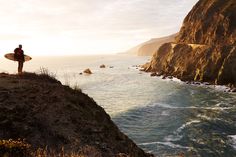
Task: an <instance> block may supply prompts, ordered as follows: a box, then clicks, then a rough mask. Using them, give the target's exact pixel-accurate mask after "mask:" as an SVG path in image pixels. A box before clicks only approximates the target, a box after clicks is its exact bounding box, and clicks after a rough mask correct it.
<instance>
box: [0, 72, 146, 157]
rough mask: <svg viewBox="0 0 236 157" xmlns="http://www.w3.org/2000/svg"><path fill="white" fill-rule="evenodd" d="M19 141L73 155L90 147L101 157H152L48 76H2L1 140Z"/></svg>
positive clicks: (77, 93)
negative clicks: (125, 156)
mask: <svg viewBox="0 0 236 157" xmlns="http://www.w3.org/2000/svg"><path fill="white" fill-rule="evenodd" d="M18 138H21V139H26V141H27V142H28V143H30V144H31V145H32V146H33V147H34V148H39V147H41V148H44V147H45V146H48V149H53V150H58V149H60V148H62V147H64V148H65V150H66V151H68V152H79V151H80V150H82V149H83V147H87V146H90V147H92V148H93V149H94V150H96V154H98V155H97V156H98V157H114V156H116V155H117V154H119V153H124V154H126V155H129V156H130V157H148V156H150V155H148V154H146V153H145V152H144V151H143V150H141V149H140V148H138V147H137V146H136V144H135V143H134V142H132V140H130V139H129V138H128V137H127V136H126V135H124V134H123V133H122V132H120V131H119V129H118V128H117V126H116V125H115V124H114V123H113V122H112V120H111V119H110V117H109V115H107V114H106V112H105V111H104V110H103V109H102V108H101V107H100V106H98V105H97V104H96V103H95V102H94V100H93V99H91V98H89V97H88V96H87V95H85V94H83V93H82V92H81V91H78V90H73V89H71V88H69V87H67V86H63V85H61V84H60V82H58V81H57V80H54V79H52V78H49V77H47V76H37V75H35V74H24V75H22V76H15V75H8V74H0V139H18ZM0 155H1V154H0Z"/></svg>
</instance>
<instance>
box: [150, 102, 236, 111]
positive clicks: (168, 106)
mask: <svg viewBox="0 0 236 157" xmlns="http://www.w3.org/2000/svg"><path fill="white" fill-rule="evenodd" d="M154 106H159V107H162V108H168V109H204V110H220V111H222V110H230V109H233V108H235V107H220V106H219V105H218V104H217V105H215V106H209V107H199V106H187V107H179V106H171V105H169V104H165V103H154Z"/></svg>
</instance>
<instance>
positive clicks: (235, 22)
mask: <svg viewBox="0 0 236 157" xmlns="http://www.w3.org/2000/svg"><path fill="white" fill-rule="evenodd" d="M143 67H144V70H145V71H153V72H158V73H159V74H163V75H171V76H175V77H177V78H179V79H181V80H184V81H200V82H210V83H212V84H220V85H230V86H236V1H235V0H227V1H222V0H200V1H199V2H198V3H197V4H196V5H195V6H194V7H193V9H192V10H191V11H190V13H189V14H188V15H187V17H186V18H185V19H184V22H183V26H182V28H181V30H180V32H179V34H178V36H177V37H176V39H175V41H174V42H171V43H165V44H163V45H162V46H161V47H160V48H159V50H158V51H157V52H156V53H155V54H154V55H153V57H152V61H151V62H150V63H147V64H146V65H144V66H143Z"/></svg>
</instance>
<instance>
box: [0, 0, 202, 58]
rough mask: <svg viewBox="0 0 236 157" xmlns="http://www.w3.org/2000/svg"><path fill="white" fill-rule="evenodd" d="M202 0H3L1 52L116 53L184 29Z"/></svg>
mask: <svg viewBox="0 0 236 157" xmlns="http://www.w3.org/2000/svg"><path fill="white" fill-rule="evenodd" d="M197 1H198V0H22V1H19V0H0V19H1V20H0V53H1V54H4V53H6V52H10V51H13V50H14V48H15V47H16V46H17V45H18V44H23V48H24V50H25V52H26V53H27V54H31V55H67V54H68V55H69V54H97V53H116V52H122V51H125V50H127V49H129V48H131V47H133V46H135V45H136V44H139V43H140V42H143V41H146V40H149V39H150V38H155V37H161V36H165V35H169V34H172V33H175V32H177V31H178V30H179V28H180V26H181V24H182V21H183V19H184V17H185V16H186V15H187V13H188V12H189V11H190V10H191V8H192V7H193V5H194V4H195V3H196V2H197Z"/></svg>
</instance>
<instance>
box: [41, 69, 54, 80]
mask: <svg viewBox="0 0 236 157" xmlns="http://www.w3.org/2000/svg"><path fill="white" fill-rule="evenodd" d="M39 75H43V76H48V77H51V78H54V79H56V76H57V75H56V73H53V72H50V71H49V70H48V69H47V68H44V67H40V69H39Z"/></svg>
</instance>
